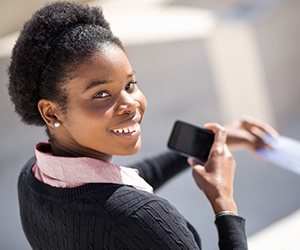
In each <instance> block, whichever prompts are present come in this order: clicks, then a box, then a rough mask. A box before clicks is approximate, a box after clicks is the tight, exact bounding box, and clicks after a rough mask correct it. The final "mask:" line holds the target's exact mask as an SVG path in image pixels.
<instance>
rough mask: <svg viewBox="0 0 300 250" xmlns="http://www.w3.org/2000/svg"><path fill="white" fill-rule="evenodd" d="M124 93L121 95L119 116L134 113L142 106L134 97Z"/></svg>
mask: <svg viewBox="0 0 300 250" xmlns="http://www.w3.org/2000/svg"><path fill="white" fill-rule="evenodd" d="M124 92H125V93H124ZM124 92H123V93H121V94H120V102H119V104H118V107H117V114H118V115H123V114H129V113H132V112H134V111H136V109H137V108H138V107H139V106H140V103H139V102H138V101H137V100H136V99H135V98H134V97H133V96H132V95H130V94H129V93H127V92H126V91H124Z"/></svg>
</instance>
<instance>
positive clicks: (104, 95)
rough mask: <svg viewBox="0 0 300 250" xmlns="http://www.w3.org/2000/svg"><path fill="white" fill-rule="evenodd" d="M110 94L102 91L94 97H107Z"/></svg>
mask: <svg viewBox="0 0 300 250" xmlns="http://www.w3.org/2000/svg"><path fill="white" fill-rule="evenodd" d="M109 96H110V94H109V93H107V92H106V91H101V92H99V93H97V94H95V95H94V96H93V98H106V97H109Z"/></svg>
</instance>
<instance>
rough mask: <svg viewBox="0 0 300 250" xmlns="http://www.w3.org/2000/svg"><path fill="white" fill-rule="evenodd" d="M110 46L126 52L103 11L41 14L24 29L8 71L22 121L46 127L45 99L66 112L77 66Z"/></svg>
mask: <svg viewBox="0 0 300 250" xmlns="http://www.w3.org/2000/svg"><path fill="white" fill-rule="evenodd" d="M105 44H114V45H117V46H119V47H120V48H122V49H123V50H124V48H123V46H122V44H121V42H120V40H119V39H118V38H117V37H115V36H114V35H113V34H112V32H111V30H110V26H109V23H108V22H107V21H106V20H105V19H104V16H103V13H102V10H101V9H99V8H97V7H90V6H87V5H81V4H76V3H71V2H54V3H51V4H48V5H46V6H44V7H43V8H41V9H40V10H38V11H37V12H36V13H35V14H34V15H33V16H32V18H31V19H29V20H28V21H27V22H26V23H25V24H24V27H23V29H22V31H21V33H20V35H19V38H18V40H17V42H16V44H15V46H14V48H13V51H12V56H11V62H10V65H9V67H8V74H9V84H8V91H9V94H10V96H11V100H12V102H13V103H14V105H15V111H16V112H17V113H18V114H19V115H20V116H21V118H22V121H23V122H24V123H27V124H32V125H38V126H42V125H45V122H44V120H43V118H42V117H41V115H40V113H39V110H38V107H37V104H38V101H39V100H40V99H42V98H44V99H47V100H51V101H53V102H55V103H58V104H59V105H60V107H61V108H62V110H64V108H65V106H66V102H67V95H66V93H65V91H64V88H63V86H64V83H65V82H66V80H67V79H68V77H70V74H71V72H72V71H74V70H76V65H78V64H79V63H83V62H84V61H85V60H88V59H89V58H90V57H91V56H92V54H93V53H94V52H95V50H97V49H100V48H101V46H103V45H105Z"/></svg>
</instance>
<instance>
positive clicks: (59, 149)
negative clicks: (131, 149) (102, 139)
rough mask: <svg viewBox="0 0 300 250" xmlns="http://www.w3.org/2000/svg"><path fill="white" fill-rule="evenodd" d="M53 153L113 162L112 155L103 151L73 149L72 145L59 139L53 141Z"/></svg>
mask: <svg viewBox="0 0 300 250" xmlns="http://www.w3.org/2000/svg"><path fill="white" fill-rule="evenodd" d="M51 147H52V153H53V155H55V156H64V157H90V158H95V159H98V160H101V161H105V162H109V163H112V155H108V154H105V153H102V152H98V151H96V150H93V149H89V148H81V149H73V148H72V147H69V146H66V145H63V144H61V143H59V142H58V141H56V140H55V141H52V143H51Z"/></svg>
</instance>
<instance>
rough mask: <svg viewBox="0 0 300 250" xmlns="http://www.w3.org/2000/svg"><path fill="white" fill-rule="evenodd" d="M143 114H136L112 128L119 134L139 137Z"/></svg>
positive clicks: (129, 137)
mask: <svg viewBox="0 0 300 250" xmlns="http://www.w3.org/2000/svg"><path fill="white" fill-rule="evenodd" d="M140 122H141V116H134V117H133V118H132V119H130V120H129V121H127V122H125V123H124V124H123V125H120V127H117V128H114V129H112V132H113V133H114V134H116V135H118V136H121V137H124V138H127V139H132V138H135V137H138V136H139V135H140V133H141V125H140Z"/></svg>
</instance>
